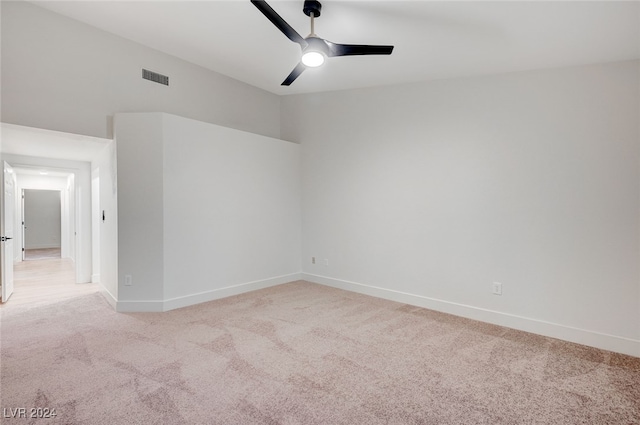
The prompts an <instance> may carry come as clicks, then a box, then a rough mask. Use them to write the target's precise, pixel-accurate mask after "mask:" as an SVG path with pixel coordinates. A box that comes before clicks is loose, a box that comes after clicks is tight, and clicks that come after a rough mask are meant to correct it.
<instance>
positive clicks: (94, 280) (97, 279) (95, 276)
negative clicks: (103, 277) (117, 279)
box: [91, 273, 100, 283]
mask: <svg viewBox="0 0 640 425" xmlns="http://www.w3.org/2000/svg"><path fill="white" fill-rule="evenodd" d="M91 283H100V274H99V273H94V274H92V275H91Z"/></svg>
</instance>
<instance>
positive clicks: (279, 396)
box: [0, 282, 640, 425]
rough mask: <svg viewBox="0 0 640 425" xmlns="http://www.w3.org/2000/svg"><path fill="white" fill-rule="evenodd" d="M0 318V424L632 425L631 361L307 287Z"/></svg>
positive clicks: (70, 305)
mask: <svg viewBox="0 0 640 425" xmlns="http://www.w3.org/2000/svg"><path fill="white" fill-rule="evenodd" d="M0 313H1V314H2V317H1V318H2V323H1V325H0V329H1V344H2V345H1V347H0V350H1V351H0V354H1V364H0V378H1V387H0V391H1V392H0V397H1V400H2V403H1V404H2V406H1V407H2V408H4V409H5V410H4V411H2V413H3V414H4V416H8V415H9V413H10V412H11V411H10V410H9V409H15V408H19V407H24V408H27V409H29V408H32V407H42V408H55V409H56V413H57V416H56V417H55V418H53V419H49V420H36V419H15V420H12V419H8V418H4V419H3V421H2V422H3V423H20V424H26V423H34V424H40V423H42V424H45V423H46V424H225V425H226V424H492V425H495V424H554V425H558V424H640V359H638V358H633V357H628V356H623V355H618V354H613V353H610V352H606V351H601V350H597V349H592V348H587V347H584V346H580V345H575V344H570V343H565V342H561V341H557V340H554V339H550V338H544V337H540V336H536V335H531V334H527V333H523V332H518V331H513V330H509V329H506V328H501V327H498V326H493V325H487V324H483V323H479V322H474V321H471V320H465V319H461V318H457V317H454V316H450V315H445V314H440V313H435V312H432V311H429V310H425V309H421V308H416V307H412V306H408V305H404V304H399V303H394V302H390V301H384V300H379V299H375V298H371V297H367V296H363V295H358V294H354V293H350V292H345V291H341V290H337V289H333V288H328V287H323V286H319V285H314V284H310V283H306V282H294V283H290V284H286V285H280V286H277V287H273V288H269V289H265V290H261V291H256V292H253V293H248V294H244V295H240V296H236V297H231V298H227V299H224V300H219V301H214V302H210V303H206V304H200V305H197V306H193V307H188V308H184V309H180V310H175V311H171V312H167V313H153V314H149V313H147V314H143V313H139V314H119V313H115V312H114V311H113V310H112V309H111V308H110V307H109V305H108V304H107V303H106V301H104V299H102V297H101V295H99V294H97V293H96V294H89V295H85V296H82V297H79V298H74V299H71V300H65V301H62V302H60V303H57V304H52V305H46V306H40V307H27V306H18V307H15V308H3V309H2V310H1V312H0ZM28 412H29V411H28V410H27V413H28Z"/></svg>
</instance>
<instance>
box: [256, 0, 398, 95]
mask: <svg viewBox="0 0 640 425" xmlns="http://www.w3.org/2000/svg"><path fill="white" fill-rule="evenodd" d="M251 3H253V5H254V6H255V7H257V8H258V10H260V12H262V14H263V15H264V16H266V17H267V19H269V20H270V21H271V23H272V24H273V25H275V26H276V27H277V28H278V29H279V30H280V31H282V33H283V34H284V35H286V36H287V38H288V39H289V40H291V41H293V42H294V43H298V44H299V45H300V47H301V48H302V59H301V60H300V63H298V65H296V67H295V68H294V69H293V71H291V74H289V76H288V77H287V78H286V79H285V80H284V81H283V82H282V84H281V85H283V86H288V85H291V83H293V82H294V81H295V79H296V78H298V77H299V76H300V74H302V72H303V71H304V70H305V69H307V67H317V66H320V65H322V64H323V63H324V60H325V58H326V57H333V56H354V55H390V54H391V52H393V46H370V45H366V44H338V43H332V42H331V41H329V40H325V39H324V38H320V37H318V36H317V35H316V34H315V33H314V28H313V20H314V18H317V17H319V16H320V10H321V9H322V5H321V4H320V2H319V1H316V0H305V2H304V6H303V8H302V11H303V12H304V14H305V15H307V16H309V17H310V18H311V34H309V35H308V36H307V37H306V38H303V37H302V36H301V35H300V34H298V33H297V32H296V30H294V29H293V28H292V27H291V25H289V24H288V23H287V22H286V21H285V20H284V19H282V17H281V16H280V15H278V14H277V13H276V11H275V10H273V9H272V8H271V6H269V5H268V4H267V2H266V1H264V0H251Z"/></svg>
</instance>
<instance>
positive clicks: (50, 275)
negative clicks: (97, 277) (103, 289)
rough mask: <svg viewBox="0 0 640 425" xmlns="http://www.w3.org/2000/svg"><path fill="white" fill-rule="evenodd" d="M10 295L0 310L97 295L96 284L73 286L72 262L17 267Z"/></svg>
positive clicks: (24, 263) (59, 260)
mask: <svg viewBox="0 0 640 425" xmlns="http://www.w3.org/2000/svg"><path fill="white" fill-rule="evenodd" d="M13 271H14V277H13V283H14V290H13V295H11V298H9V300H8V301H7V303H5V304H1V305H0V308H11V307H14V306H35V305H38V306H41V305H46V304H52V303H55V302H58V301H61V300H66V299H69V298H74V297H77V296H80V295H85V294H89V293H92V292H97V291H98V287H99V285H98V284H97V283H75V270H74V264H73V261H71V260H70V259H68V258H52V259H43V260H30V261H22V262H20V263H16V264H15V266H14V268H13Z"/></svg>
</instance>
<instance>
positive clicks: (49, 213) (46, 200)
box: [24, 190, 62, 249]
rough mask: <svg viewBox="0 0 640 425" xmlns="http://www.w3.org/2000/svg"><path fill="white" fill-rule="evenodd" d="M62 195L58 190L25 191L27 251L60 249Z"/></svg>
mask: <svg viewBox="0 0 640 425" xmlns="http://www.w3.org/2000/svg"><path fill="white" fill-rule="evenodd" d="M61 208H62V203H61V193H60V191H57V190H25V191H24V219H25V226H26V227H25V233H24V236H25V241H24V247H25V249H39V248H60V246H61V226H60V224H61V219H62V214H61Z"/></svg>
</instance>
